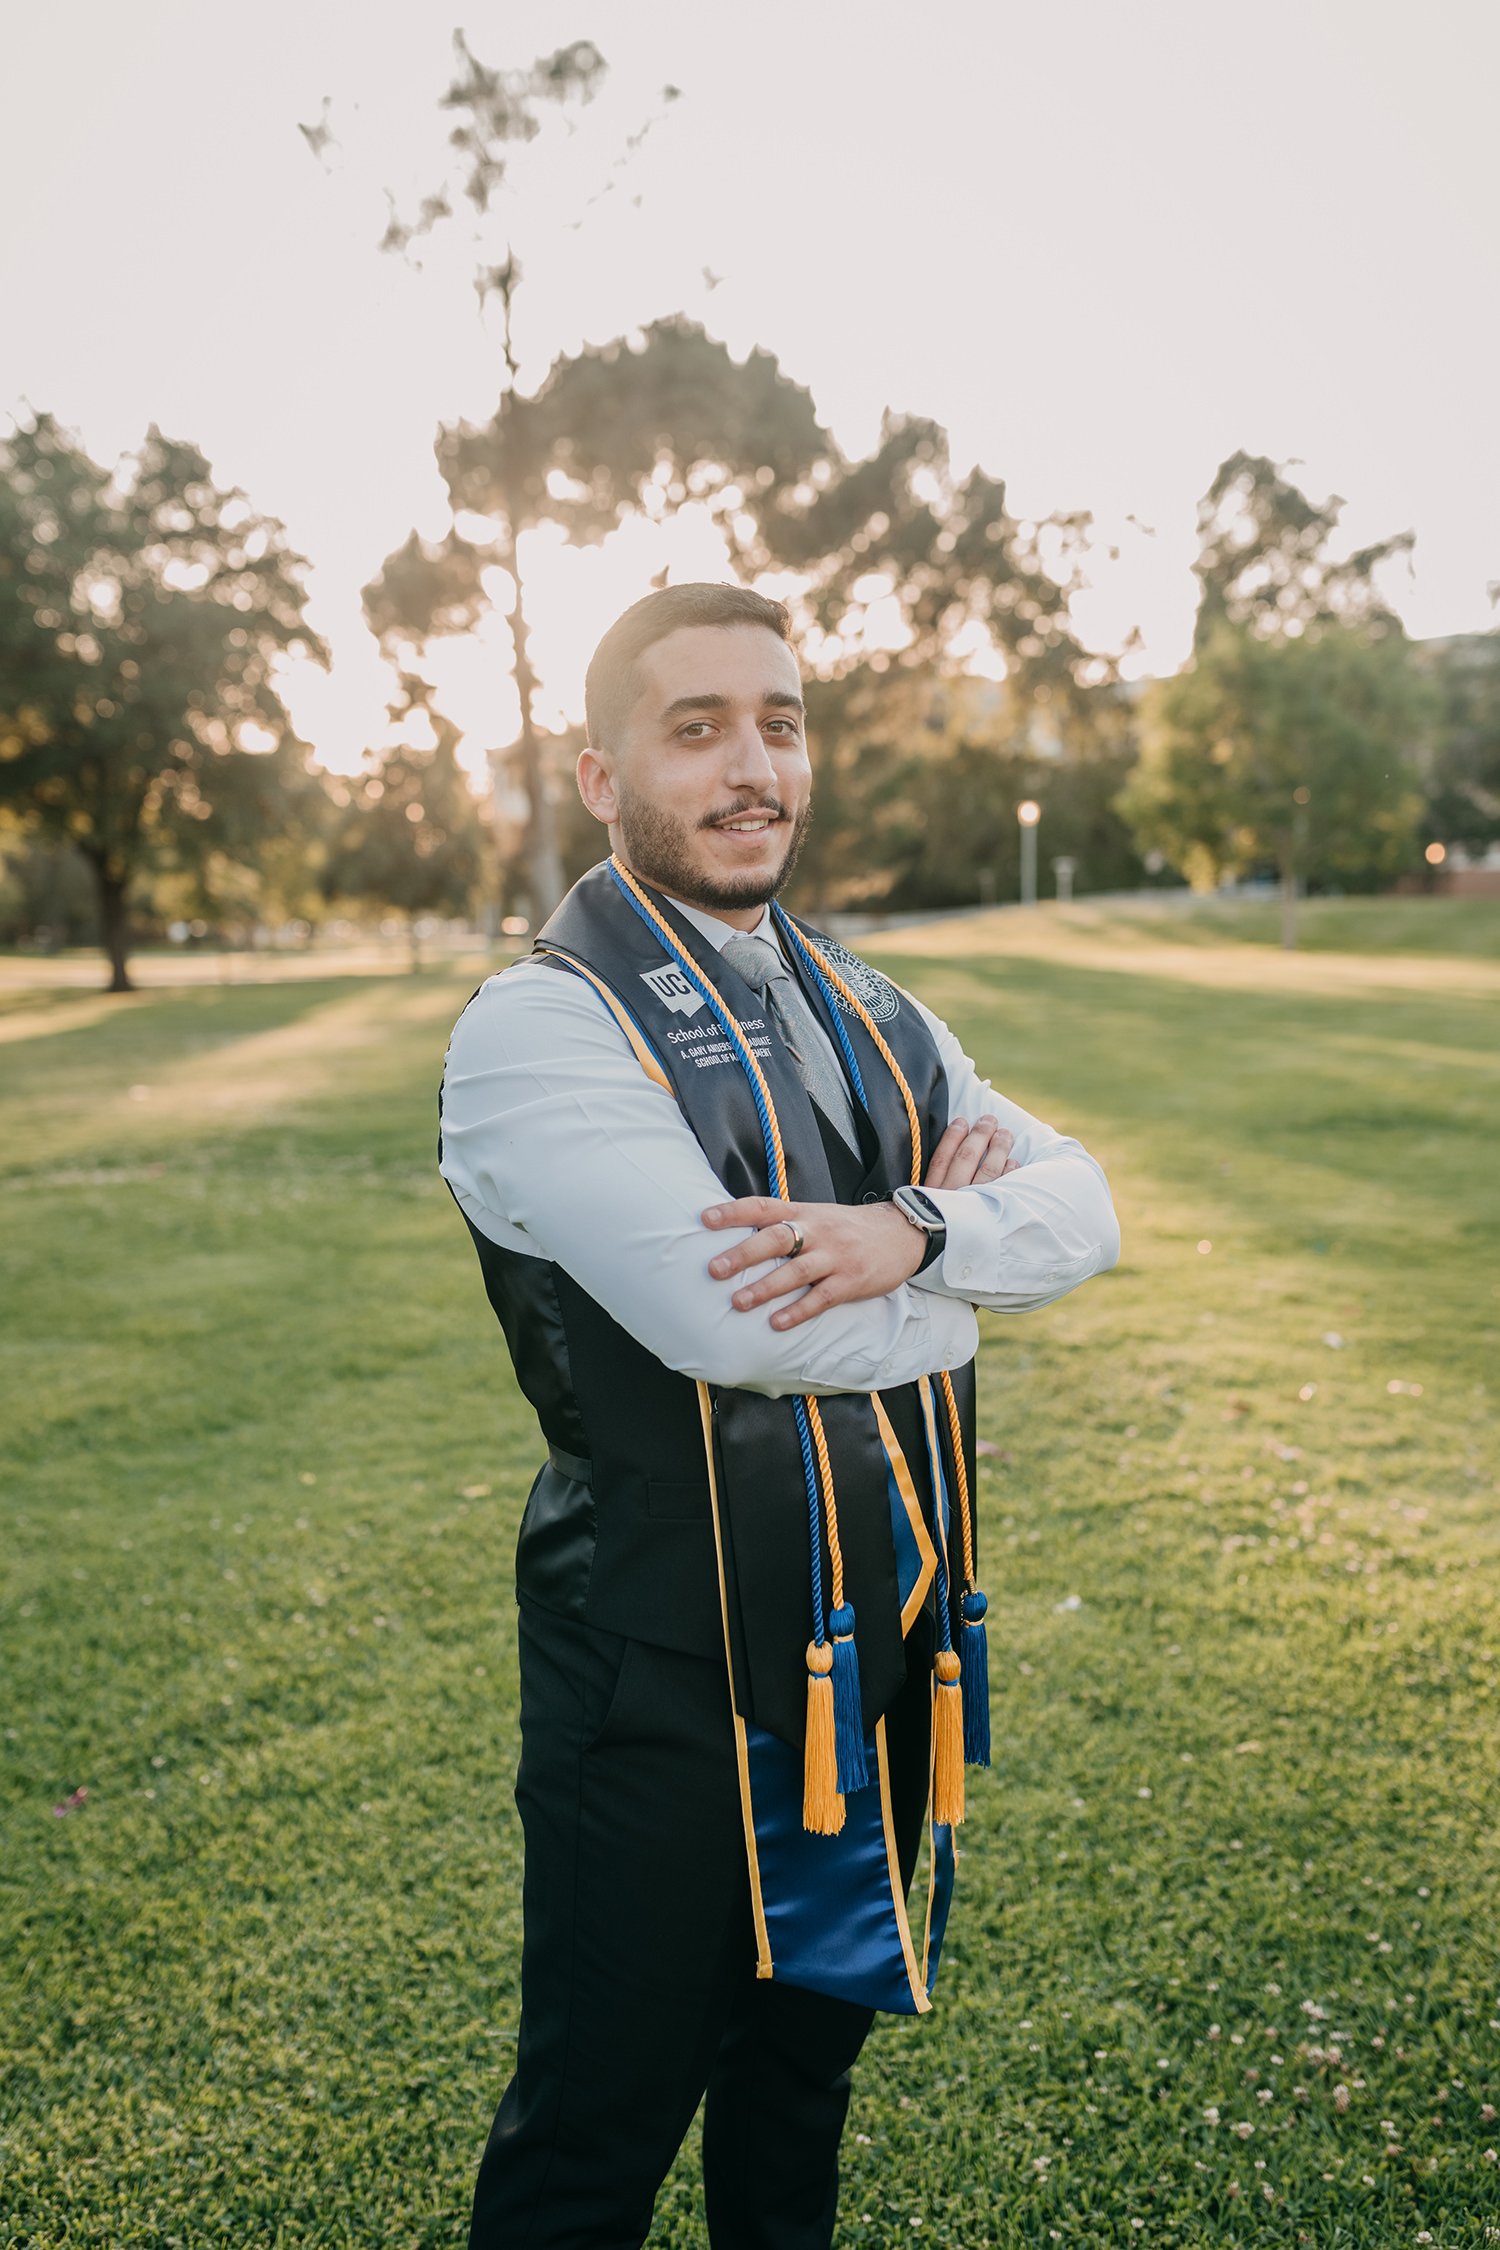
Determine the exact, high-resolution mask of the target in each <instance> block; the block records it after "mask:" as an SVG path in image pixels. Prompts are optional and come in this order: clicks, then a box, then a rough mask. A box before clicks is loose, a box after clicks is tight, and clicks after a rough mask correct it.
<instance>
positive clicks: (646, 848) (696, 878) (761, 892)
mask: <svg viewBox="0 0 1500 2250" xmlns="http://www.w3.org/2000/svg"><path fill="white" fill-rule="evenodd" d="M615 799H616V804H617V807H618V811H619V819H620V840H621V842H622V843H623V844H624V846H625V858H626V859H627V861H628V862H629V864H630V866H631V868H632V870H633V871H634V872H635V873H636V874H637V875H639V876H640V877H641V879H642V880H643V881H644V882H647V883H654V884H655V885H656V887H657V889H658V890H662V891H666V892H667V893H668V894H669V895H670V896H671V897H673V898H680V899H682V900H684V901H685V902H686V904H687V905H689V906H700V907H702V908H704V909H705V910H706V911H707V912H709V913H713V912H715V911H717V912H719V913H731V914H732V913H737V912H739V910H740V909H741V908H743V907H749V906H764V905H765V904H766V902H767V901H768V900H769V899H773V898H775V896H776V894H777V892H778V891H780V890H783V889H784V888H785V886H786V885H787V884H788V883H789V882H790V881H791V878H792V870H793V869H794V868H795V867H796V864H797V859H798V855H799V854H800V852H801V850H802V839H803V837H804V836H805V835H806V834H807V824H808V822H809V820H811V818H812V806H811V804H806V805H804V806H803V808H802V810H801V812H800V813H798V814H797V816H796V818H795V819H794V820H791V821H790V823H789V826H788V829H787V846H786V851H785V853H784V854H783V856H782V859H781V863H780V865H779V866H778V867H776V868H773V869H760V870H758V871H755V872H752V871H751V870H749V869H747V870H746V871H745V873H744V874H743V875H740V876H736V877H732V878H730V879H729V880H727V881H726V880H723V879H721V878H718V877H715V876H712V875H710V874H708V873H707V872H706V870H704V869H703V868H700V867H698V866H696V865H695V864H694V859H693V838H694V836H695V835H697V834H699V833H700V832H701V831H702V830H704V829H707V828H716V827H718V826H719V825H720V823H721V822H723V821H726V820H734V819H736V818H740V819H742V818H743V817H744V816H745V815H746V814H747V813H759V812H764V813H771V814H774V815H775V816H776V817H777V818H778V819H781V820H786V819H788V815H787V809H786V807H785V805H783V804H782V803H781V801H780V799H779V798H777V797H763V798H762V799H760V801H759V802H758V803H755V804H748V805H721V806H720V807H719V808H718V810H717V811H716V812H711V813H708V814H707V815H705V817H704V818H703V819H702V820H700V821H697V822H696V823H695V824H694V825H693V826H692V827H689V825H688V823H687V822H686V821H685V820H679V819H678V817H677V815H676V814H675V813H671V812H667V811H666V810H664V808H663V807H662V806H660V805H655V804H652V803H651V802H650V801H649V800H648V799H646V798H644V797H638V796H637V795H636V794H635V792H634V790H632V789H629V788H627V787H626V786H625V784H624V783H623V782H621V781H620V780H619V779H618V777H617V778H616V782H615Z"/></svg>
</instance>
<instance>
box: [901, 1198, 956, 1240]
mask: <svg viewBox="0 0 1500 2250" xmlns="http://www.w3.org/2000/svg"><path fill="white" fill-rule="evenodd" d="M897 1200H898V1202H899V1203H900V1204H901V1207H902V1209H903V1210H904V1211H906V1212H908V1213H909V1214H910V1216H911V1217H912V1218H913V1219H915V1220H916V1222H917V1224H918V1226H921V1227H926V1229H927V1230H928V1232H929V1233H935V1232H936V1231H937V1230H938V1229H939V1228H944V1227H945V1225H946V1222H945V1221H944V1218H943V1214H942V1212H941V1211H940V1210H939V1209H938V1207H937V1205H936V1204H935V1203H934V1202H933V1200H932V1198H931V1196H930V1195H924V1194H923V1193H922V1190H921V1189H920V1188H915V1187H906V1188H901V1189H899V1190H898V1193H897Z"/></svg>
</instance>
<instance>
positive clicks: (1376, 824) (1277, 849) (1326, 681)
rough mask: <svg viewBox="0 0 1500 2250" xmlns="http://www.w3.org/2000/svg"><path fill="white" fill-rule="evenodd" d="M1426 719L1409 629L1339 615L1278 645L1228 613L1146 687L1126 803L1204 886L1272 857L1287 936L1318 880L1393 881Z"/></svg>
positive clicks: (1290, 941)
mask: <svg viewBox="0 0 1500 2250" xmlns="http://www.w3.org/2000/svg"><path fill="white" fill-rule="evenodd" d="M1430 715H1431V703H1430V696H1429V694H1428V691H1427V690H1426V688H1425V686H1424V684H1423V683H1422V681H1421V680H1420V678H1419V675H1418V673H1417V671H1416V669H1415V668H1414V666H1413V665H1412V662H1411V658H1410V648H1409V644H1408V643H1407V641H1406V639H1405V637H1404V636H1403V635H1401V634H1399V633H1381V632H1379V631H1377V630H1376V629H1375V628H1373V627H1369V626H1355V625H1329V626H1324V627H1322V628H1320V629H1317V630H1314V631H1311V632H1307V633H1304V634H1303V635H1302V636H1301V637H1300V638H1297V639H1281V640H1270V639H1263V638H1260V637H1258V636H1257V635H1256V634H1255V633H1254V632H1253V631H1252V630H1251V629H1250V628H1249V627H1248V626H1247V625H1234V624H1231V623H1229V622H1228V621H1227V620H1226V619H1222V618H1221V619H1220V620H1219V622H1218V623H1217V624H1216V625H1214V626H1213V628H1212V629H1211V630H1210V632H1209V633H1208V635H1207V638H1206V639H1205V641H1204V642H1203V644H1202V646H1201V647H1200V648H1199V649H1198V651H1197V653H1196V655H1195V656H1194V657H1193V658H1192V660H1191V662H1190V663H1189V664H1188V665H1187V666H1186V667H1185V668H1184V669H1183V670H1182V671H1181V672H1179V673H1178V674H1177V675H1176V677H1175V678H1173V679H1170V680H1166V681H1162V682H1160V683H1158V684H1157V686H1156V688H1155V689H1154V691H1153V693H1152V694H1151V695H1150V696H1149V697H1148V699H1147V706H1146V716H1145V727H1144V740H1143V745H1142V753H1141V761H1140V764H1139V766H1138V767H1137V769H1136V772H1135V774H1134V775H1133V776H1132V778H1131V780H1130V782H1129V783H1128V785H1127V787H1126V789H1125V791H1124V792H1123V797H1122V806H1123V809H1124V811H1125V812H1126V815H1127V817H1128V818H1129V820H1130V821H1131V823H1132V825H1133V827H1134V829H1135V832H1136V836H1137V839H1138V840H1139V841H1140V842H1141V843H1142V844H1143V845H1146V846H1155V847H1156V848H1158V849H1160V850H1162V851H1164V852H1165V853H1166V854H1167V856H1168V858H1169V859H1171V860H1172V861H1174V862H1175V864H1176V865H1178V866H1179V867H1181V868H1183V869H1184V871H1185V872H1186V873H1187V874H1188V875H1189V877H1190V878H1191V880H1192V881H1193V882H1194V883H1195V884H1197V885H1199V886H1201V887H1208V886H1209V885H1211V884H1213V883H1216V882H1218V881H1221V880H1222V879H1224V878H1225V877H1226V876H1240V875H1246V874H1250V873H1253V872H1254V871H1255V870H1256V869H1257V868H1260V867H1265V866H1272V867H1274V868H1275V869H1276V871H1277V874H1278V875H1279V877H1280V883H1281V897H1282V943H1283V944H1284V945H1287V946H1291V945H1294V944H1295V943H1296V922H1295V913H1296V899H1297V896H1298V892H1299V889H1300V887H1301V885H1302V884H1303V883H1304V882H1305V881H1306V880H1307V879H1308V878H1309V877H1313V878H1314V879H1318V880H1322V881H1338V880H1343V879H1348V878H1354V879H1365V880H1368V879H1369V878H1370V877H1372V876H1378V875H1389V874H1392V873H1394V872H1395V870H1396V868H1397V867H1398V866H1399V865H1400V863H1401V860H1402V858H1403V857H1404V856H1405V854H1406V853H1407V852H1408V850H1409V848H1410V844H1411V840H1412V837H1413V835H1414V833H1415V826H1416V822H1417V819H1418V816H1419V814H1420V810H1421V801H1420V798H1419V796H1418V795H1417V792H1416V789H1415V786H1414V783H1415V770H1414V758H1415V754H1416V752H1417V749H1418V746H1419V744H1420V741H1421V737H1422V734H1423V731H1424V728H1425V727H1426V725H1427V724H1428V723H1429V720H1430Z"/></svg>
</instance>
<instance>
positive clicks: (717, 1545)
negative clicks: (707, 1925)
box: [697, 1383, 772, 1977]
mask: <svg viewBox="0 0 1500 2250" xmlns="http://www.w3.org/2000/svg"><path fill="white" fill-rule="evenodd" d="M697 1391H698V1413H699V1417H700V1419H701V1421H702V1423H703V1451H704V1454H705V1456H706V1458H707V1461H708V1500H709V1509H710V1512H711V1514H712V1516H713V1522H714V1559H715V1561H716V1562H717V1564H718V1569H719V1616H720V1618H721V1620H722V1622H723V1626H724V1669H725V1671H726V1672H727V1674H728V1676H729V1709H730V1716H731V1717H732V1719H733V1721H734V1756H735V1763H736V1765H737V1766H738V1768H739V1776H740V1818H741V1820H742V1821H743V1822H744V1826H745V1853H746V1857H747V1859H748V1861H749V1864H750V1905H751V1908H752V1911H753V1912H754V1915H755V1973H756V1975H757V1977H768V1976H770V1975H771V1974H772V1962H771V1939H770V1935H769V1932H768V1931H767V1929H766V1908H765V1901H764V1900H763V1899H762V1897H761V1894H760V1860H759V1857H758V1855H757V1853H756V1849H755V1808H754V1806H753V1804H752V1803H751V1800H750V1751H749V1746H748V1744H747V1742H746V1740H745V1722H744V1720H743V1719H742V1718H741V1717H740V1714H739V1710H738V1707H737V1706H738V1698H737V1696H736V1695H735V1692H734V1658H733V1656H732V1654H731V1653H730V1646H729V1594H728V1590H727V1588H726V1586H725V1583H724V1540H723V1535H722V1533H721V1532H720V1529H719V1479H718V1474H717V1472H716V1470H715V1468H714V1421H713V1406H712V1403H711V1402H710V1399H709V1395H708V1385H707V1384H706V1383H699V1384H698V1386H697Z"/></svg>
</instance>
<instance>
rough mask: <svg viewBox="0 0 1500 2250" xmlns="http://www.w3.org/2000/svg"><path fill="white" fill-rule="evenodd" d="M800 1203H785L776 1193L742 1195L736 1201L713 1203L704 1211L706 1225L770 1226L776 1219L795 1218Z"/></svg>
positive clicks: (799, 1208) (798, 1211) (799, 1209)
mask: <svg viewBox="0 0 1500 2250" xmlns="http://www.w3.org/2000/svg"><path fill="white" fill-rule="evenodd" d="M801 1209H802V1206H801V1204H800V1203H783V1202H782V1201H781V1200H780V1199H779V1197H777V1196H774V1195H742V1196H740V1197H739V1198H738V1200H737V1201H736V1202H734V1203H711V1204H710V1205H709V1207H708V1209H707V1210H706V1211H705V1212H704V1213H703V1224H704V1225H705V1226H706V1227H768V1226H770V1224H771V1222H772V1221H773V1220H774V1219H795V1218H796V1217H797V1216H798V1214H799V1213H800V1211H801Z"/></svg>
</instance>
